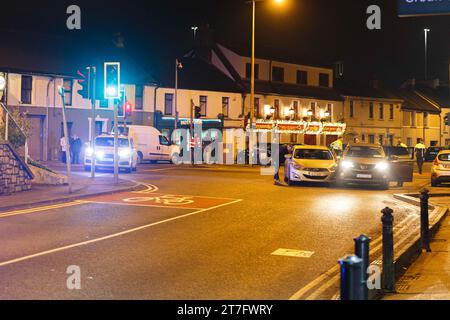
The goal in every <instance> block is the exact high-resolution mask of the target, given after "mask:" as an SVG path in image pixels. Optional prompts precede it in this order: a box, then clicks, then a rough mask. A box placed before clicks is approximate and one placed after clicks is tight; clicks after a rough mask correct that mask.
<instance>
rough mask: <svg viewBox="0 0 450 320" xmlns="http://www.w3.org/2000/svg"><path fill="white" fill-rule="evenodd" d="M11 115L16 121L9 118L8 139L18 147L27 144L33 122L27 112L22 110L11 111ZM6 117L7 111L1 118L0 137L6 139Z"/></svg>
mask: <svg viewBox="0 0 450 320" xmlns="http://www.w3.org/2000/svg"><path fill="white" fill-rule="evenodd" d="M10 115H11V117H12V118H13V119H14V121H12V119H11V118H10V119H9V132H8V141H9V143H11V145H12V146H13V147H14V148H15V149H17V148H20V147H22V146H24V145H25V140H26V138H28V137H29V134H30V129H31V124H30V122H29V121H28V118H27V113H26V112H20V111H19V110H17V109H15V110H13V111H11V112H10ZM5 117H6V113H5V112H3V116H2V117H1V118H0V137H1V138H2V139H5V129H6V128H5V126H6V122H5ZM16 124H17V125H16ZM18 126H19V127H18Z"/></svg>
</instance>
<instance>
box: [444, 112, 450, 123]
mask: <svg viewBox="0 0 450 320" xmlns="http://www.w3.org/2000/svg"><path fill="white" fill-rule="evenodd" d="M444 124H445V125H446V126H450V113H447V115H446V116H445V117H444Z"/></svg>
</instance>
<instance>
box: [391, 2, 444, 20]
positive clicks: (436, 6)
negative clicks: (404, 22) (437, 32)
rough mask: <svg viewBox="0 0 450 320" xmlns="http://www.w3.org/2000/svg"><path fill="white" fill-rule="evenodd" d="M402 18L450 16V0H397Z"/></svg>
mask: <svg viewBox="0 0 450 320" xmlns="http://www.w3.org/2000/svg"><path fill="white" fill-rule="evenodd" d="M397 9H398V15H399V16H400V17H417V16H427V15H446V14H450V0H439V1H438V0H397Z"/></svg>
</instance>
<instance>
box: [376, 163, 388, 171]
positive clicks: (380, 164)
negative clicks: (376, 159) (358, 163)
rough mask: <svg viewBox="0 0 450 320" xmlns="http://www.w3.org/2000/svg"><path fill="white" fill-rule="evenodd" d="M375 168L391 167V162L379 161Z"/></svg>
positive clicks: (382, 169) (384, 168)
mask: <svg viewBox="0 0 450 320" xmlns="http://www.w3.org/2000/svg"><path fill="white" fill-rule="evenodd" d="M375 168H376V169H377V170H380V171H385V170H387V169H388V168H389V164H388V163H387V162H380V163H377V165H376V166H375Z"/></svg>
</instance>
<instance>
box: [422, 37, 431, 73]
mask: <svg viewBox="0 0 450 320" xmlns="http://www.w3.org/2000/svg"><path fill="white" fill-rule="evenodd" d="M423 31H424V33H425V80H428V33H429V32H430V31H431V30H430V29H423Z"/></svg>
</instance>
